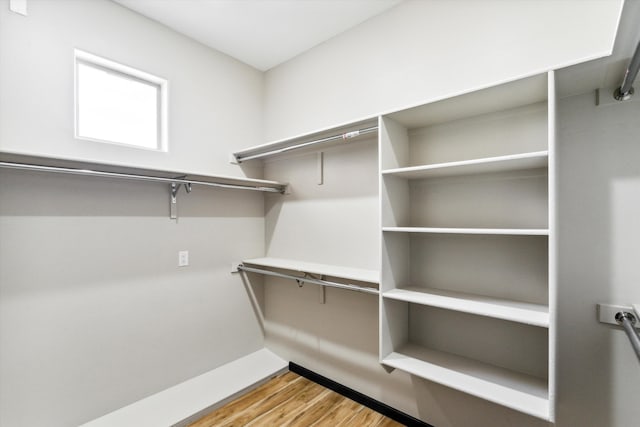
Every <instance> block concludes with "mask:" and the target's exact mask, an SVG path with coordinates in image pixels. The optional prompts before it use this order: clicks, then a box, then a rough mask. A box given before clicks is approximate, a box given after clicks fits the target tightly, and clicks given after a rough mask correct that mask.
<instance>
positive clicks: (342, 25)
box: [113, 0, 402, 71]
mask: <svg viewBox="0 0 640 427" xmlns="http://www.w3.org/2000/svg"><path fill="white" fill-rule="evenodd" d="M113 1H115V2H117V3H120V4H122V5H123V6H126V7H127V8H129V9H132V10H134V11H136V12H138V13H140V14H142V15H145V16H147V17H149V18H151V19H154V20H156V21H158V22H160V23H162V24H164V25H166V26H168V27H169V28H172V29H174V30H176V31H178V32H180V33H182V34H185V35H187V36H189V37H191V38H193V39H195V40H197V41H199V42H200V43H203V44H205V45H207V46H209V47H212V48H214V49H216V50H218V51H221V52H224V53H226V54H227V55H229V56H232V57H234V58H236V59H238V60H240V61H242V62H244V63H246V64H249V65H251V66H253V67H255V68H257V69H259V70H261V71H266V70H268V69H270V68H273V67H275V66H277V65H278V64H281V63H283V62H285V61H288V60H289V59H291V58H293V57H295V56H297V55H299V54H301V53H302V52H305V51H307V50H309V49H311V48H312V47H314V46H316V45H318V44H320V43H322V42H324V41H326V40H328V39H330V38H332V37H334V36H336V35H338V34H340V33H342V32H344V31H346V30H348V29H350V28H353V27H355V26H356V25H358V24H360V23H362V22H364V21H366V20H367V19H369V18H371V17H373V16H375V15H378V14H380V13H382V12H384V11H386V10H387V9H390V8H392V7H393V6H395V5H397V4H398V3H400V2H401V1H402V0H113Z"/></svg>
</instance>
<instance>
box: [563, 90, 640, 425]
mask: <svg viewBox="0 0 640 427" xmlns="http://www.w3.org/2000/svg"><path fill="white" fill-rule="evenodd" d="M639 118H640V99H638V98H634V99H633V100H632V101H630V102H625V103H616V104H614V105H608V106H600V107H596V106H595V102H594V94H593V93H588V94H585V95H580V96H575V97H572V98H567V99H563V100H561V102H560V109H559V121H558V123H559V128H560V129H559V130H560V132H559V146H558V148H559V153H558V154H559V156H558V158H559V166H558V171H559V175H558V178H559V195H558V196H559V197H558V202H559V214H560V215H559V222H558V244H559V263H558V266H559V280H558V291H559V294H558V297H559V298H558V304H559V306H558V322H559V329H558V338H559V345H558V374H559V382H558V386H559V387H558V393H559V405H558V425H560V426H563V427H564V426H567V427H568V426H579V425H583V426H612V427H618V426H624V425H628V423H629V422H630V420H637V419H638V418H639V417H640V407H639V406H638V402H637V396H638V393H640V369H639V367H640V366H639V365H638V361H637V360H636V359H635V355H634V354H633V352H632V350H631V347H630V345H629V342H628V340H627V338H626V336H625V335H624V333H623V332H622V331H621V330H620V329H618V328H616V327H614V326H608V325H604V324H601V323H598V322H597V319H596V311H595V310H596V309H595V305H596V304H597V303H611V304H620V305H629V304H632V303H635V302H637V301H640V286H639V285H638V283H640V269H638V256H639V254H640V243H639V242H640V221H639V220H638V218H640V143H639V140H640V138H639V136H640V120H639ZM634 422H635V421H632V423H634Z"/></svg>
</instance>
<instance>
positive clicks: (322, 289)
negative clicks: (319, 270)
mask: <svg viewBox="0 0 640 427" xmlns="http://www.w3.org/2000/svg"><path fill="white" fill-rule="evenodd" d="M320 280H324V274H322V275H320ZM326 303H327V287H326V286H322V285H320V304H326Z"/></svg>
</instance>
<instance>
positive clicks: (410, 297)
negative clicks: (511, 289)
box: [383, 286, 549, 328]
mask: <svg viewBox="0 0 640 427" xmlns="http://www.w3.org/2000/svg"><path fill="white" fill-rule="evenodd" d="M383 297H385V298H389V299H394V300H398V301H405V302H410V303H414V304H422V305H428V306H431V307H439V308H444V309H448V310H455V311H460V312H464V313H471V314H476V315H479V316H487V317H493V318H496V319H502V320H509V321H512V322H519V323H524V324H527V325H533V326H540V327H544V328H548V327H549V307H547V306H545V305H541V304H531V303H525V302H518V301H511V300H505V299H500V298H492V297H487V296H480V295H474V294H467V293H462V292H452V291H445V290H440V289H429V288H423V287H419V286H409V287H406V288H401V289H393V290H391V291H387V292H385V293H384V294H383Z"/></svg>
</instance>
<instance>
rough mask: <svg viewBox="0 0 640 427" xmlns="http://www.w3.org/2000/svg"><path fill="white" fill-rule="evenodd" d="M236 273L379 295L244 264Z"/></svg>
mask: <svg viewBox="0 0 640 427" xmlns="http://www.w3.org/2000/svg"><path fill="white" fill-rule="evenodd" d="M238 271H246V272H249V273H258V274H264V275H267V276H274V277H280V278H283V279H291V280H295V281H296V282H297V283H298V284H300V285H301V284H302V283H311V284H314V285H320V286H329V287H331V288H339V289H346V290H349V291H356V292H364V293H367V294H375V295H378V294H379V292H378V290H377V289H375V288H367V287H364V286H358V285H349V284H344V283H336V282H330V281H327V280H322V279H316V278H315V277H300V276H293V275H290V274H284V273H277V272H275V271H271V270H264V269H262V268H254V267H247V266H246V265H244V264H240V265H239V266H238Z"/></svg>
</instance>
